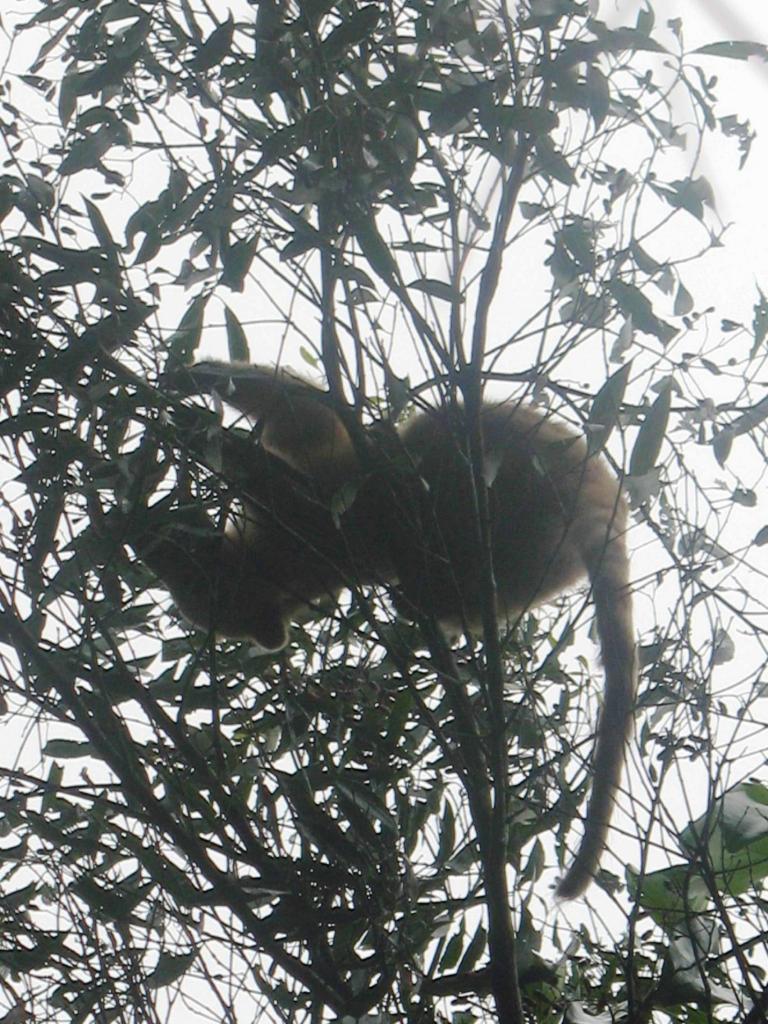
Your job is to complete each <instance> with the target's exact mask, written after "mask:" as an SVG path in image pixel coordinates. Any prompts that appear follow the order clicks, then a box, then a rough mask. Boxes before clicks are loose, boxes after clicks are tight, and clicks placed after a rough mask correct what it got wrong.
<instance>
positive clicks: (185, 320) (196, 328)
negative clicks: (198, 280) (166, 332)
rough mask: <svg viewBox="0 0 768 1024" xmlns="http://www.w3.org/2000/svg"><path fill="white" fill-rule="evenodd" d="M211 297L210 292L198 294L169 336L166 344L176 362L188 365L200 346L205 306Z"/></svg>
mask: <svg viewBox="0 0 768 1024" xmlns="http://www.w3.org/2000/svg"><path fill="white" fill-rule="evenodd" d="M209 298H210V294H209V293H207V292H206V293H204V294H202V295H198V296H197V298H196V299H193V300H192V302H191V304H190V306H189V308H188V309H187V311H186V313H185V314H184V316H183V317H182V318H181V320H180V322H179V326H178V327H177V328H176V330H175V331H174V332H173V334H172V335H171V336H170V338H168V341H167V342H166V346H167V348H168V354H169V356H171V357H172V359H173V361H174V362H176V363H181V364H182V365H187V364H188V363H191V362H192V356H193V355H194V353H195V352H196V351H197V349H198V348H199V346H200V339H201V338H202V334H203V322H204V317H205V307H206V305H207V303H208V299H209Z"/></svg>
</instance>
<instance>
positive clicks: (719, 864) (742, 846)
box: [680, 782, 768, 896]
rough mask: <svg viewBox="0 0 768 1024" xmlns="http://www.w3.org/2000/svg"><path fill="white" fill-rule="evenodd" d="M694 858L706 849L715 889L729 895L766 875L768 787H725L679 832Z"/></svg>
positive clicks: (745, 784)
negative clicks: (714, 799)
mask: <svg viewBox="0 0 768 1024" xmlns="http://www.w3.org/2000/svg"><path fill="white" fill-rule="evenodd" d="M680 841H681V843H682V845H683V846H684V847H685V848H686V849H687V850H689V851H690V852H691V853H692V854H693V855H695V856H696V857H700V856H701V855H702V848H703V849H704V850H705V851H706V856H707V862H708V866H709V867H710V868H711V869H712V872H713V879H712V880H713V881H714V883H715V885H716V886H717V889H718V891H719V892H722V893H726V894H728V895H731V896H737V895H738V894H739V893H742V892H746V891H747V890H749V889H752V888H753V887H754V886H755V884H756V883H757V882H760V881H762V879H763V878H766V877H767V876H768V787H767V786H766V785H764V784H763V783H760V782H742V783H740V784H739V785H737V786H734V787H733V789H730V790H728V791H727V792H726V793H724V794H723V795H722V796H721V797H720V798H719V799H718V800H716V801H715V802H714V803H713V804H712V806H711V807H710V808H709V810H708V811H707V813H706V814H703V815H702V816H701V817H700V818H697V819H696V821H694V822H691V824H690V825H688V827H687V828H686V829H685V830H684V831H683V832H682V833H681V835H680Z"/></svg>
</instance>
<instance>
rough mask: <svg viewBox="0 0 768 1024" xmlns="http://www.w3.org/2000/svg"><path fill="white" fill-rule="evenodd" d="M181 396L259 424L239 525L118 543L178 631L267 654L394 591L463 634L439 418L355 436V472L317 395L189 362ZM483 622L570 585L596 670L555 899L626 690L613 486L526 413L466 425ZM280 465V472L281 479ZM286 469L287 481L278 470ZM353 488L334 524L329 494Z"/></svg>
mask: <svg viewBox="0 0 768 1024" xmlns="http://www.w3.org/2000/svg"><path fill="white" fill-rule="evenodd" d="M190 377H191V383H192V390H198V391H199V390H203V389H215V390H217V391H219V393H220V394H221V395H222V397H223V398H224V399H225V400H226V401H227V402H229V403H230V404H231V405H233V406H234V407H235V408H237V409H239V410H241V411H242V412H244V413H246V414H247V415H249V416H251V417H256V418H258V420H259V422H260V424H261V446H260V447H259V446H256V445H253V444H251V443H248V442H242V443H243V444H244V445H245V448H240V449H238V450H237V451H236V452H235V453H234V455H231V456H230V466H229V468H228V467H227V466H226V465H225V475H227V476H229V477H231V478H233V479H236V480H237V481H238V482H239V483H240V484H241V487H242V491H243V494H244V506H245V511H244V515H243V517H241V519H240V520H239V521H238V522H236V523H234V524H232V525H230V527H229V528H228V529H227V532H226V535H225V536H222V535H218V536H216V535H209V536H208V537H205V536H200V535H199V531H198V538H197V540H196V541H195V542H194V543H193V542H192V540H191V537H190V534H189V532H186V533H185V534H180V535H179V536H178V537H177V538H174V537H173V535H172V534H168V533H166V534H165V535H164V536H161V537H154V538H151V539H150V540H149V541H146V542H142V543H140V544H138V545H136V546H137V547H138V549H139V551H140V554H141V556H142V557H143V558H144V560H145V561H146V562H147V564H148V565H149V566H150V567H151V568H153V569H154V571H156V572H157V574H158V575H159V576H160V577H161V578H162V579H163V580H164V581H165V582H166V584H167V585H168V586H169V588H170V590H171V593H172V595H173V597H174V600H175V601H176V603H177V605H178V607H179V609H180V610H181V611H182V613H183V614H184V615H186V616H187V617H188V618H189V619H191V620H192V621H193V622H195V623H197V624H198V625H201V626H205V627H207V628H209V629H212V630H214V631H215V632H216V633H219V634H221V635H223V636H229V637H233V638H246V637H248V638H252V639H254V640H256V641H257V642H258V643H259V644H260V645H261V646H262V647H265V648H266V649H268V650H278V649H280V648H281V647H283V646H284V645H285V643H286V642H287V640H288V625H289V623H290V622H291V621H292V620H294V621H295V619H296V618H297V616H305V617H306V616H307V615H311V614H312V612H313V609H316V608H317V604H318V602H326V603H327V602H328V600H331V601H335V600H336V599H337V597H338V594H339V592H340V590H341V589H343V588H344V587H345V586H348V585H358V584H376V583H389V584H399V589H400V593H401V595H402V596H401V598H400V600H399V601H398V607H405V608H407V609H410V610H411V611H413V612H416V613H419V614H426V615H433V616H434V617H435V619H436V620H437V621H438V622H439V623H440V624H441V625H442V626H443V627H444V628H445V629H446V630H447V631H449V632H450V633H456V632H463V631H467V630H469V631H473V630H475V631H476V630H478V629H479V628H480V608H481V595H482V593H483V588H484V586H485V585H486V584H485V579H484V577H483V572H482V570H481V567H480V560H479V559H478V558H477V554H476V546H475V545H474V544H473V543H472V537H473V536H474V518H473V516H474V511H473V510H474V503H473V494H472V481H471V475H470V474H469V472H468V461H467V458H466V455H465V454H464V451H463V448H464V446H463V444H462V441H461V437H460V432H459V430H458V429H457V419H458V418H459V417H460V411H459V416H457V410H453V411H450V410H447V409H438V410H433V411H429V412H422V413H419V414H418V415H416V416H414V417H413V418H412V419H411V420H410V421H409V422H408V423H407V424H406V426H405V427H404V428H403V429H402V430H401V431H400V433H399V441H398V439H397V438H396V437H395V438H394V442H395V443H394V445H393V444H392V443H391V442H392V438H390V439H389V443H381V444H378V443H377V442H376V438H375V435H374V434H373V433H372V432H369V434H368V441H369V442H370V443H369V445H368V448H369V450H370V453H371V460H370V461H371V466H372V467H373V468H371V466H369V465H368V464H366V467H365V473H364V474H363V473H362V472H361V469H360V466H359V462H358V456H357V452H356V450H355V448H354V446H353V444H352V442H351V439H350V437H349V435H348V433H347V431H346V429H345V427H344V425H343V423H342V421H341V419H340V418H339V416H338V415H337V413H336V412H335V411H334V409H333V407H332V406H331V404H330V403H329V400H328V397H327V395H326V394H325V393H324V392H322V391H320V390H318V389H315V388H313V387H312V386H311V385H310V384H308V383H306V382H305V381H302V380H300V379H297V378H295V377H293V376H291V375H289V374H285V373H282V372H280V373H278V372H276V371H274V370H269V369H265V368H263V367H257V366H230V365H229V364H218V363H200V364H198V365H197V366H195V367H192V368H191V370H190ZM482 432H483V439H484V450H485V462H486V476H487V482H488V484H489V487H488V504H489V511H490V524H491V545H492V554H493V566H494V573H495V578H496V587H497V606H498V607H497V611H498V615H499V618H500V620H502V621H505V620H509V621H513V620H514V619H515V618H516V617H517V616H518V615H520V614H521V613H522V612H523V611H525V610H526V609H528V608H531V607H532V606H534V605H536V604H540V603H541V602H543V601H546V600H548V599H549V598H552V597H553V596H555V595H557V594H559V593H561V592H562V591H563V590H565V589H567V588H568V587H570V586H571V585H572V584H574V583H575V582H577V581H578V580H579V579H580V578H581V577H583V576H584V575H585V574H586V575H588V577H589V580H590V583H591V587H592V596H593V599H594V602H595V608H596V613H597V626H598V633H599V636H600V644H601V648H602V654H603V664H604V668H605V699H604V706H603V710H602V715H601V719H600V727H599V730H598V737H597V745H596V749H595V754H594V764H593V787H592V795H591V799H590V802H589V808H588V810H587V815H586V824H585V833H584V837H583V839H582V843H581V846H580V848H579V851H578V853H577V855H576V858H575V860H574V862H573V864H572V865H571V866H570V868H569V869H568V871H567V873H566V875H565V877H564V878H563V880H562V881H561V883H560V885H559V888H558V894H559V895H560V896H562V897H565V898H570V897H573V896H576V895H578V894H579V893H580V892H582V891H583V890H584V888H586V886H587V885H588V884H589V882H590V880H591V879H592V877H593V876H594V874H595V871H596V870H597V866H598V861H599V857H600V854H601V852H602V849H603V847H604V845H605V840H606V835H607V829H608V822H609V819H610V816H611V811H612V808H613V801H614V795H615V792H616V789H617V787H618V785H619V782H620V778H621V771H622V765H623V760H624V749H625V745H626V740H627V736H628V734H629V730H630V727H631V708H632V703H633V699H634V692H635V653H634V631H633V626H632V609H631V599H630V592H629V587H628V583H629V579H628V563H627V555H626V549H625V543H624V533H625V530H626V506H625V503H624V500H623V498H622V497H621V495H620V492H619V486H618V483H617V481H616V479H615V478H614V477H613V475H612V474H611V472H610V471H609V469H608V467H607V465H606V463H605V462H604V460H603V459H602V458H600V457H599V456H590V455H588V453H587V447H586V444H585V443H584V440H583V439H582V438H580V437H578V436H577V435H575V434H574V433H573V432H572V431H571V430H570V429H569V428H568V427H566V426H564V425H563V424H561V423H559V422H556V421H554V420H552V419H550V418H549V417H548V416H547V415H546V414H544V413H542V412H539V411H538V410H536V409H533V408H531V407H529V406H525V405H519V404H515V403H504V404H497V405H490V404H489V405H486V406H485V407H484V409H483V411H482ZM286 464H288V466H289V467H290V468H291V469H290V470H286V469H285V466H286ZM292 471H296V472H292ZM353 480H357V490H356V492H355V493H354V498H353V500H352V502H351V505H349V508H348V510H347V511H346V512H344V514H343V515H342V517H341V523H340V524H339V523H338V522H337V521H336V520H335V519H334V517H333V516H331V514H330V512H329V504H330V502H331V499H332V498H333V496H334V494H338V492H339V489H340V488H341V487H342V486H343V485H344V484H349V483H350V482H351V481H353Z"/></svg>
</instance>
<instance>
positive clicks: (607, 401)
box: [587, 363, 632, 452]
mask: <svg viewBox="0 0 768 1024" xmlns="http://www.w3.org/2000/svg"><path fill="white" fill-rule="evenodd" d="M631 369H632V364H631V363H627V364H626V365H625V366H622V367H621V369H619V370H617V371H616V372H615V373H613V374H611V376H610V377H609V378H608V380H607V381H606V382H605V384H603V386H602V387H601V388H600V390H599V391H598V393H597V394H596V395H595V400H594V402H593V403H592V408H591V409H590V411H589V419H588V420H587V429H588V433H587V439H588V443H589V450H590V452H596V451H599V450H600V449H601V448H603V447H604V445H605V443H606V441H607V440H608V438H609V437H610V436H611V431H612V430H613V428H614V427H615V426H616V424H617V422H618V419H619V411H620V409H621V403H622V402H623V400H624V391H625V390H626V387H627V381H628V380H629V373H630V370H631Z"/></svg>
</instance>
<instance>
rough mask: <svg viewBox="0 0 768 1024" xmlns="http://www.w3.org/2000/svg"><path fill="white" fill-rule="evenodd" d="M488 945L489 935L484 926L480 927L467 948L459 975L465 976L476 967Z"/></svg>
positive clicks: (458, 971)
mask: <svg viewBox="0 0 768 1024" xmlns="http://www.w3.org/2000/svg"><path fill="white" fill-rule="evenodd" d="M487 943H488V933H487V932H486V930H485V928H483V926H482V925H478V927H477V930H476V932H475V934H474V935H473V936H472V939H471V941H470V943H469V945H468V946H467V949H466V952H465V953H464V956H463V957H462V958H461V963H460V964H459V966H458V968H457V974H460V975H461V974H464V973H465V972H466V971H471V970H472V968H473V967H474V966H475V964H476V963H477V961H478V960H479V959H480V957H481V956H482V955H483V954H484V953H485V949H486V946H487Z"/></svg>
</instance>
